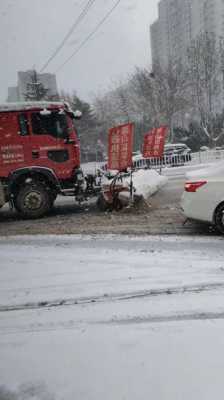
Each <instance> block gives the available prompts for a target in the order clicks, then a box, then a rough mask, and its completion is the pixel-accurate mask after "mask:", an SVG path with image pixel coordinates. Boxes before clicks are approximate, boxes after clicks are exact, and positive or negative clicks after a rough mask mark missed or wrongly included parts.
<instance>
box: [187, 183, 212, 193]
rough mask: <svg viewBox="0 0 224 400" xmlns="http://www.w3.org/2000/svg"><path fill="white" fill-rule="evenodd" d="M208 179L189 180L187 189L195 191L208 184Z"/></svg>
mask: <svg viewBox="0 0 224 400" xmlns="http://www.w3.org/2000/svg"><path fill="white" fill-rule="evenodd" d="M206 183H207V181H199V182H187V183H185V191H186V192H191V193H195V192H196V191H197V190H198V189H200V188H201V187H202V186H204V185H206Z"/></svg>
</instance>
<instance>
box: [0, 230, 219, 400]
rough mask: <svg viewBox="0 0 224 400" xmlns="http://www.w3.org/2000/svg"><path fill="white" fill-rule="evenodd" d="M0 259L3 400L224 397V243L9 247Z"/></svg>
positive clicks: (80, 242) (162, 240)
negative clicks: (5, 394)
mask: <svg viewBox="0 0 224 400" xmlns="http://www.w3.org/2000/svg"><path fill="white" fill-rule="evenodd" d="M0 256H1V268H0V306H1V308H0V316H1V318H0V360H1V363H0V377H1V378H0V386H1V384H2V385H4V390H3V389H1V388H0V397H1V392H2V393H3V392H5V393H6V392H7V391H8V392H9V391H11V395H9V393H8V397H7V399H10V400H11V399H13V400H14V399H15V398H16V399H19V400H24V399H25V398H27V399H28V398H30V397H29V396H31V393H33V395H32V396H33V398H35V400H37V399H38V400H52V399H54V400H62V399H66V400H74V399H78V400H105V399H107V400H114V399H116V400H117V399H121V400H123V399H127V400H136V399H141V400H148V399H149V398H152V399H156V400H164V399H166V400H179V399H180V398H181V399H182V400H189V399H191V400H210V399H211V398H221V397H222V393H223V390H224V383H223V376H222V375H223V374H222V371H223V368H224V358H223V355H222V351H221V350H222V349H223V346H224V338H223V334H222V332H223V329H224V307H223V293H224V261H223V260H224V249H223V238H205V237H204V238H203V237H201V238H196V237H193V238H182V237H174V236H173V237H163V236H160V237H154V238H152V237H151V238H149V237H138V238H136V237H127V236H122V237H121V236H120V237H119V236H104V237H102V236H94V237H90V236H85V237H81V236H80V237H77V236H76V237H74V236H61V237H60V236H58V237H57V236H39V237H28V236H27V237H16V238H5V239H4V238H1V241H0ZM14 393H16V395H15V396H16V397H13V394H14ZM34 394H35V395H34ZM28 395H29V396H28ZM10 396H11V397H10Z"/></svg>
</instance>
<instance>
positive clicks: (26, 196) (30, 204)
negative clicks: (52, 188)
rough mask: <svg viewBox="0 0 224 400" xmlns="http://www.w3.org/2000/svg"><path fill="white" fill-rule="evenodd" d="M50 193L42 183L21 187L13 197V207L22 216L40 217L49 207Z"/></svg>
mask: <svg viewBox="0 0 224 400" xmlns="http://www.w3.org/2000/svg"><path fill="white" fill-rule="evenodd" d="M51 206H52V202H51V197H50V194H49V192H48V190H47V188H46V187H44V186H43V185H42V184H39V183H37V184H35V185H26V186H24V187H21V189H20V190H19V192H18V195H17V197H16V199H15V208H16V209H17V211H18V212H19V213H20V214H21V215H22V216H23V217H24V218H40V217H42V216H44V215H45V214H46V213H47V212H48V211H49V210H50V208H51Z"/></svg>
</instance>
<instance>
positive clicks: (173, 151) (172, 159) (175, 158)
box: [163, 143, 191, 165]
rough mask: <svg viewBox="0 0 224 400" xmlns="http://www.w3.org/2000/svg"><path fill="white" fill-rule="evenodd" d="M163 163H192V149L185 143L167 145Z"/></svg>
mask: <svg viewBox="0 0 224 400" xmlns="http://www.w3.org/2000/svg"><path fill="white" fill-rule="evenodd" d="M163 161H164V163H165V164H171V165H183V164H184V163H185V162H188V161H191V149H190V148H189V147H188V146H187V145H186V144H184V143H172V144H166V145H165V147H164V156H163Z"/></svg>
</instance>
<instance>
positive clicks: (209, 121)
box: [187, 32, 223, 146]
mask: <svg viewBox="0 0 224 400" xmlns="http://www.w3.org/2000/svg"><path fill="white" fill-rule="evenodd" d="M187 56H188V75H189V83H190V86H191V95H192V101H193V104H194V109H195V111H196V112H197V113H198V114H199V117H200V122H201V125H202V128H203V131H204V133H205V135H206V136H207V137H208V139H209V142H210V145H211V146H214V144H215V143H216V141H217V140H219V138H220V135H223V131H222V130H221V131H220V134H219V135H218V136H216V134H215V130H214V121H215V112H216V109H217V100H218V99H219V95H220V93H221V86H222V85H221V79H222V75H221V72H222V58H223V45H222V42H221V41H220V42H219V43H217V38H216V36H215V34H214V33H208V32H204V33H201V34H200V35H198V37H197V38H196V39H195V40H193V41H192V43H191V46H190V47H189V49H188V54H187Z"/></svg>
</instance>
